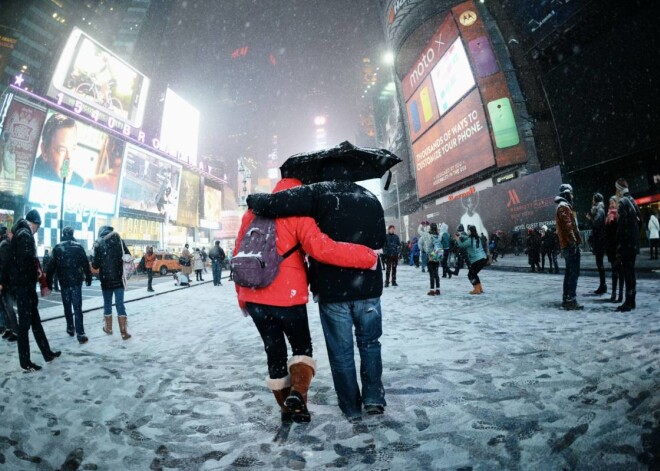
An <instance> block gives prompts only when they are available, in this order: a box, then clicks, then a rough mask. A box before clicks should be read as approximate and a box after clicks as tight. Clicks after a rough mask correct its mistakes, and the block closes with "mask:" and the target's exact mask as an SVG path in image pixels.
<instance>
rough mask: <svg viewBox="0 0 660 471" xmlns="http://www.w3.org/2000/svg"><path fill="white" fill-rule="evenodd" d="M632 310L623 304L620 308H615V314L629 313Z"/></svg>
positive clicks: (629, 306)
mask: <svg viewBox="0 0 660 471" xmlns="http://www.w3.org/2000/svg"><path fill="white" fill-rule="evenodd" d="M633 309H634V307H632V306H631V305H630V304H628V303H623V304H622V305H621V306H619V307H617V308H616V312H630V311H632V310H633Z"/></svg>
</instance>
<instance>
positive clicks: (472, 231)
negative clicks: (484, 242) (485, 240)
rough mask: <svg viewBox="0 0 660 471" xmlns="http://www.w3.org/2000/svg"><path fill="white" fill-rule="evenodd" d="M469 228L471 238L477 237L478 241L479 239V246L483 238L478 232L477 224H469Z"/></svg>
mask: <svg viewBox="0 0 660 471" xmlns="http://www.w3.org/2000/svg"><path fill="white" fill-rule="evenodd" d="M467 230H468V233H469V235H470V238H471V239H473V240H474V239H476V241H477V247H479V245H480V244H481V238H480V237H479V234H477V228H476V226H473V225H469V226H468V227H467Z"/></svg>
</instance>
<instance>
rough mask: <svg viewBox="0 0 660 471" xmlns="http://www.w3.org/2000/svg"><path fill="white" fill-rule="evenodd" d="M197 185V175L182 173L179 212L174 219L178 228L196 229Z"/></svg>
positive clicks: (197, 215) (197, 222) (197, 214)
mask: <svg viewBox="0 0 660 471" xmlns="http://www.w3.org/2000/svg"><path fill="white" fill-rule="evenodd" d="M199 185H200V179H199V175H195V174H194V173H192V172H189V171H186V170H184V171H183V174H182V176H181V190H180V198H179V199H180V201H179V211H178V212H177V217H176V222H177V224H178V225H180V226H189V227H197V225H198V224H199V190H200V188H199Z"/></svg>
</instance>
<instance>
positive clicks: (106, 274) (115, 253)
mask: <svg viewBox="0 0 660 471" xmlns="http://www.w3.org/2000/svg"><path fill="white" fill-rule="evenodd" d="M124 254H126V255H130V252H129V251H128V247H126V244H125V243H124V241H123V240H122V239H121V237H120V236H119V234H118V233H117V232H115V230H114V228H112V227H111V226H103V227H101V229H100V230H99V238H98V239H97V240H96V242H95V243H94V259H93V261H92V266H93V267H94V268H96V269H98V270H99V280H101V290H102V291H103V320H104V323H105V325H104V326H103V332H105V333H106V334H108V335H112V297H113V296H114V298H115V305H116V306H117V322H118V323H119V332H120V333H121V338H122V339H124V340H128V339H130V338H131V335H130V334H129V333H128V327H127V321H126V308H125V307H124V288H125V285H124V261H123V256H124Z"/></svg>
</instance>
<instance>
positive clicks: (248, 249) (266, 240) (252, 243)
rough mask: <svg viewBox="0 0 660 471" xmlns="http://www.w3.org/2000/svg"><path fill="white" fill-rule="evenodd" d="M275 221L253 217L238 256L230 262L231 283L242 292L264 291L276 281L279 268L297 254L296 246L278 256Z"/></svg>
mask: <svg viewBox="0 0 660 471" xmlns="http://www.w3.org/2000/svg"><path fill="white" fill-rule="evenodd" d="M276 242H277V235H276V234H275V219H268V218H264V217H261V216H255V217H254V220H253V221H252V222H251V223H250V225H249V226H248V228H247V231H245V235H244V236H243V239H242V240H241V242H240V245H239V247H238V253H236V255H234V257H233V258H232V259H231V269H232V273H233V277H234V282H235V283H236V284H237V285H238V286H242V287H244V288H265V287H266V286H269V285H270V284H271V283H272V282H273V281H274V280H275V278H276V277H277V273H278V272H279V269H280V264H281V263H282V262H283V261H284V260H285V259H286V258H287V257H289V256H291V255H292V254H293V253H294V252H295V251H296V250H298V249H299V248H300V244H296V245H295V246H294V247H293V248H292V249H290V250H289V251H287V252H286V253H285V254H284V255H280V254H278V253H277V243H276Z"/></svg>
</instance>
